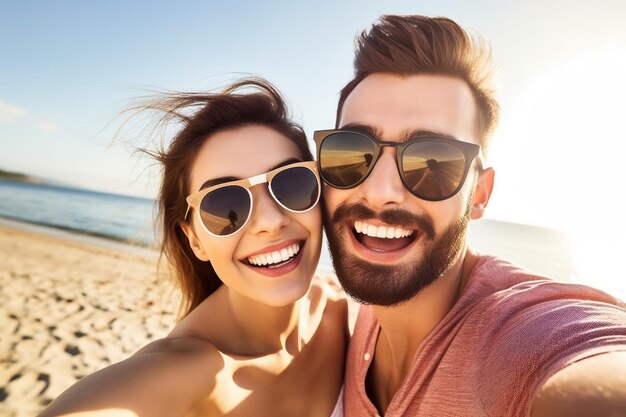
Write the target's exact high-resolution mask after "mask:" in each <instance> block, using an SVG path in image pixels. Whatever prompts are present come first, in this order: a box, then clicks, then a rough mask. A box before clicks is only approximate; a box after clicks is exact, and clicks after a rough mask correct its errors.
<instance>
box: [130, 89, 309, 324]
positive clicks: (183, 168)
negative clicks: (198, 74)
mask: <svg viewBox="0 0 626 417" xmlns="http://www.w3.org/2000/svg"><path fill="white" fill-rule="evenodd" d="M129 110H131V111H135V112H144V111H157V112H159V113H160V115H161V116H160V118H159V119H158V120H157V123H156V125H155V126H161V127H164V128H165V129H164V131H166V129H167V128H171V126H172V124H180V125H181V128H180V130H179V131H178V132H177V133H175V134H174V135H173V137H172V139H171V140H170V141H169V145H167V146H165V145H161V146H160V147H159V149H157V150H148V149H142V151H144V152H146V153H148V154H149V155H150V156H152V157H153V158H154V159H155V160H157V161H158V162H159V163H160V166H161V169H162V182H161V187H160V190H159V195H158V199H157V206H158V207H157V212H158V225H159V226H160V229H161V234H160V237H161V242H160V243H161V258H163V257H165V258H166V259H167V261H168V264H169V266H170V268H171V273H172V274H173V276H174V278H175V281H177V283H178V285H179V286H180V290H181V293H182V300H181V306H180V312H179V318H183V317H185V316H186V315H187V314H189V312H191V311H192V310H193V309H194V308H195V307H196V306H197V305H198V304H200V303H201V302H202V301H203V300H204V299H205V298H206V297H208V296H209V295H211V294H212V293H213V292H214V291H215V290H216V289H217V288H219V286H220V285H221V284H222V281H221V280H220V278H219V277H218V276H217V274H216V273H215V271H214V270H213V267H212V266H211V264H210V263H209V262H203V261H200V260H199V259H198V258H196V256H195V255H194V253H193V251H192V250H191V248H190V246H189V242H188V240H187V237H186V236H185V234H184V233H183V231H182V229H181V227H180V224H181V223H182V222H184V221H185V219H184V216H185V211H186V209H187V203H186V201H185V198H186V197H187V196H188V195H189V194H191V189H190V181H189V178H190V171H191V168H192V166H193V163H194V160H195V157H196V154H197V152H198V150H199V149H200V147H201V146H202V145H203V144H204V142H205V141H206V140H210V137H211V136H212V135H213V134H214V133H216V132H218V131H222V130H225V129H233V128H236V127H240V126H243V125H248V124H260V125H264V126H267V127H270V128H272V129H275V130H276V131H278V132H280V133H282V134H283V135H285V136H286V137H287V138H289V139H290V140H292V141H293V142H294V143H295V144H296V145H297V146H298V148H299V149H300V150H301V152H302V158H303V160H312V159H313V156H312V154H311V151H310V150H309V148H308V145H307V141H306V135H305V133H304V131H303V130H302V127H300V126H299V125H298V124H296V123H294V122H292V121H291V120H290V117H289V113H288V109H287V106H286V105H285V101H284V100H283V98H282V96H281V95H280V93H279V92H278V90H277V89H276V88H275V87H274V86H273V85H272V84H270V83H269V82H268V81H265V80H263V79H260V78H248V79H243V80H240V81H238V82H236V83H234V84H232V85H230V86H229V87H227V88H226V89H224V90H223V91H221V92H218V93H209V94H207V93H165V94H162V95H161V96H160V97H159V98H157V99H155V100H152V101H149V102H148V103H146V104H142V105H138V106H136V107H134V108H131V109H129ZM250 140H251V143H250V146H251V147H252V148H253V147H254V143H253V140H254V139H253V138H251V139H250ZM236 163H237V161H233V164H236Z"/></svg>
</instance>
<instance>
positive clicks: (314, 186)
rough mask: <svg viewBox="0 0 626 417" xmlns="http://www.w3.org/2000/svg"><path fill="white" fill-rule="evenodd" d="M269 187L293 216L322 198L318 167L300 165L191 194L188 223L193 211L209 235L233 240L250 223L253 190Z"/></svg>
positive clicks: (312, 163) (186, 214)
mask: <svg viewBox="0 0 626 417" xmlns="http://www.w3.org/2000/svg"><path fill="white" fill-rule="evenodd" d="M265 183H267V184H268V189H269V191H270V194H271V195H272V198H273V199H274V201H276V203H278V205H279V206H281V207H283V208H284V209H285V210H288V211H291V212H295V213H303V212H306V211H308V210H311V209H312V208H313V207H315V205H316V204H317V202H318V201H319V198H320V181H319V177H318V175H317V167H316V163H315V162H314V161H306V162H297V163H295V164H289V165H286V166H283V167H280V168H277V169H274V170H272V171H269V172H266V173H265V174H260V175H255V176H254V177H250V178H245V179H241V180H237V181H229V182H225V183H222V184H219V185H215V186H212V187H208V188H205V189H202V190H200V191H198V192H195V193H193V194H191V195H190V196H189V197H187V204H188V206H187V212H186V213H185V220H186V219H187V216H188V215H189V211H190V210H192V209H193V210H194V211H195V212H196V213H198V220H200V223H201V224H202V225H203V226H204V228H205V229H206V230H207V232H209V233H210V234H212V235H214V236H230V235H232V234H233V233H236V232H237V231H239V230H241V229H242V228H243V227H244V226H245V225H246V223H247V222H248V220H249V219H250V214H251V213H252V206H253V199H252V193H251V192H250V188H252V187H254V186H255V185H259V184H265Z"/></svg>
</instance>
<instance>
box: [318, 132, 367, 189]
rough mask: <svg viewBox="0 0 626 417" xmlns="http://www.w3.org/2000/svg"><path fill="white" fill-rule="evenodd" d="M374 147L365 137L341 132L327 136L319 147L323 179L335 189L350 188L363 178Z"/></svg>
mask: <svg viewBox="0 0 626 417" xmlns="http://www.w3.org/2000/svg"><path fill="white" fill-rule="evenodd" d="M375 150H376V146H375V145H374V143H373V142H372V141H371V140H369V139H368V138H367V137H366V136H364V135H361V134H358V133H353V132H341V133H334V134H332V135H330V136H328V137H327V138H326V139H324V141H323V142H322V145H321V147H320V156H319V159H320V162H321V166H320V169H321V171H322V174H323V176H324V179H325V180H326V181H327V182H328V183H330V184H332V185H334V186H337V187H352V186H354V185H355V184H356V183H358V182H359V181H361V180H362V179H363V177H365V174H367V172H368V170H369V169H370V165H371V164H372V160H373V158H374V152H375Z"/></svg>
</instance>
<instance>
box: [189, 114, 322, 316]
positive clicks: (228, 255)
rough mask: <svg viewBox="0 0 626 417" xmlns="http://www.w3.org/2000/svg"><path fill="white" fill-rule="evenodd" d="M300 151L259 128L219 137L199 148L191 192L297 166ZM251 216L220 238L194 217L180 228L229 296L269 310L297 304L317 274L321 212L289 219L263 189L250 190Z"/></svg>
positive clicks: (315, 210)
mask: <svg viewBox="0 0 626 417" xmlns="http://www.w3.org/2000/svg"><path fill="white" fill-rule="evenodd" d="M301 160H302V155H301V152H300V150H299V149H298V147H297V146H296V145H295V144H294V143H293V142H292V141H291V140H290V139H288V138H287V137H286V136H284V135H283V134H281V133H278V132H277V131H275V130H273V129H271V128H269V127H266V126H262V125H248V126H243V127H239V128H234V129H229V130H225V131H221V132H218V133H216V134H214V135H212V136H210V137H209V138H208V139H207V140H206V141H205V143H204V145H202V147H201V148H200V151H199V152H198V154H197V156H196V159H195V161H194V162H193V166H192V168H191V178H190V180H191V192H190V194H191V193H192V192H196V191H198V190H199V189H200V188H201V187H202V185H203V184H204V183H205V182H207V181H209V180H212V179H217V178H223V177H231V179H230V180H231V181H232V180H234V179H235V178H236V179H241V178H249V177H252V176H255V175H259V174H263V173H266V172H268V171H270V170H272V169H274V168H276V167H278V166H281V165H284V163H285V162H286V161H290V162H291V163H293V162H297V161H301ZM250 191H251V193H252V199H253V205H252V207H253V208H252V213H251V216H250V219H249V220H248V222H247V224H245V226H244V227H243V228H242V229H241V230H239V231H238V232H236V233H234V234H232V235H230V236H226V237H218V236H213V235H211V234H209V233H208V232H207V231H206V230H205V229H204V228H203V226H202V225H201V224H200V222H199V219H198V216H197V213H195V212H194V213H193V214H192V216H191V217H190V219H191V221H190V222H188V224H187V225H183V230H184V231H185V234H186V235H187V237H188V239H189V243H190V245H191V248H192V249H193V251H194V253H195V254H196V256H197V257H198V258H199V259H201V260H203V261H209V262H210V263H211V265H212V266H213V269H214V270H215V272H216V273H217V275H218V276H219V277H220V279H221V280H222V282H223V283H224V284H225V285H226V286H227V287H228V290H229V291H235V292H237V293H239V294H241V295H244V296H245V297H248V298H250V299H253V300H256V301H260V302H263V303H265V304H269V305H273V306H283V305H287V304H289V303H293V302H294V301H296V300H298V299H299V298H301V297H302V296H303V295H304V294H305V293H306V292H307V290H308V288H309V284H310V282H311V278H312V276H313V274H314V272H315V269H316V268H317V263H318V260H319V255H320V248H321V235H322V226H321V214H320V209H319V206H317V207H315V208H313V209H312V210H309V211H307V212H304V213H293V212H290V211H288V210H285V209H284V208H282V207H281V206H279V205H278V204H277V203H276V202H275V201H274V200H273V198H272V196H271V195H270V192H269V190H268V188H267V183H265V184H259V185H256V186H253V187H252V188H251V189H250ZM281 249H286V250H287V251H288V252H289V253H291V252H290V251H291V250H294V249H295V250H296V251H297V252H298V253H297V255H294V256H291V257H290V258H289V259H288V260H287V261H286V262H279V263H277V264H274V265H273V266H272V267H270V266H269V265H266V266H255V265H252V264H251V263H250V258H251V257H255V258H254V259H252V261H257V262H256V263H258V259H261V258H262V257H261V256H260V255H268V256H272V254H273V253H274V252H278V253H280V252H281Z"/></svg>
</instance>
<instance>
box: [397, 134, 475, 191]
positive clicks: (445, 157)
mask: <svg viewBox="0 0 626 417" xmlns="http://www.w3.org/2000/svg"><path fill="white" fill-rule="evenodd" d="M402 170H403V172H404V178H405V181H406V184H407V186H408V187H409V190H410V191H411V192H412V193H413V194H415V195H416V196H418V197H420V198H423V199H427V200H444V199H446V198H449V197H450V196H451V195H452V194H453V193H454V192H455V191H456V190H457V188H458V187H459V186H460V185H461V181H462V180H463V176H464V174H465V156H464V154H463V151H462V150H461V149H459V148H457V147H456V146H454V145H452V144H450V143H445V142H435V141H432V142H431V141H423V142H416V143H414V144H412V145H409V146H408V147H407V148H406V149H405V151H404V153H403V154H402Z"/></svg>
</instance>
